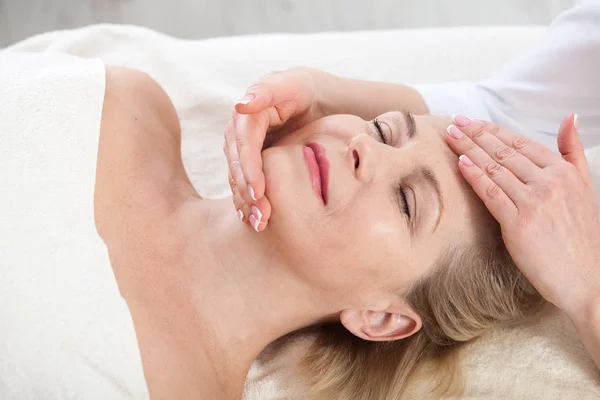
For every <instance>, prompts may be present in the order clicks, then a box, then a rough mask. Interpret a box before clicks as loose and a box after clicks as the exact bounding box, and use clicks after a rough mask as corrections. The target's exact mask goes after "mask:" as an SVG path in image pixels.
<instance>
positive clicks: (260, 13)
mask: <svg viewBox="0 0 600 400" xmlns="http://www.w3.org/2000/svg"><path fill="white" fill-rule="evenodd" d="M572 4H573V0H0V47H4V46H6V45H8V44H12V43H15V42H17V41H19V40H22V39H24V38H26V37H28V36H31V35H34V34H37V33H41V32H45V31H48V30H55V29H66V28H75V27H81V26H85V25H89V24H94V23H101V22H111V23H125V24H136V25H143V26H147V27H150V28H152V29H156V30H159V31H162V32H165V33H168V34H171V35H174V36H179V37H185V38H204V37H211V36H225V35H227V36H228V35H237V34H249V33H261V32H315V31H325V30H359V29H398V28H416V27H430V26H457V25H489V24H496V25H498V24H500V25H516V24H548V23H549V22H550V21H551V20H552V18H553V17H554V16H556V14H558V13H559V12H560V11H562V10H564V9H566V8H568V7H570V6H571V5H572Z"/></svg>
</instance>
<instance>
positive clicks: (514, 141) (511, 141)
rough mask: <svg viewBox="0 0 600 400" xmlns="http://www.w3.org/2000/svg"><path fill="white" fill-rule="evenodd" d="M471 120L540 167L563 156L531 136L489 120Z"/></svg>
mask: <svg viewBox="0 0 600 400" xmlns="http://www.w3.org/2000/svg"><path fill="white" fill-rule="evenodd" d="M471 121H472V122H473V124H475V125H476V126H480V127H483V128H485V129H486V130H487V131H488V132H490V133H491V134H492V135H494V136H496V137H497V138H498V139H500V140H501V141H502V142H503V143H504V144H505V145H507V146H510V147H512V148H513V149H515V150H517V151H518V152H519V153H521V154H523V155H524V156H525V157H527V158H528V159H530V160H531V161H532V162H533V163H534V164H536V165H537V166H538V167H540V168H544V167H547V166H549V165H552V164H556V163H558V162H560V161H561V158H560V156H559V155H558V154H556V153H554V152H553V151H552V150H550V149H549V148H547V147H546V146H544V145H542V144H540V143H537V142H534V141H533V140H531V139H529V138H526V137H523V136H520V135H517V134H515V133H513V132H511V131H509V130H507V129H503V128H501V127H499V126H497V125H495V124H493V123H492V122H489V121H482V120H476V119H474V120H471Z"/></svg>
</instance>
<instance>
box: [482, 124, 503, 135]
mask: <svg viewBox="0 0 600 400" xmlns="http://www.w3.org/2000/svg"><path fill="white" fill-rule="evenodd" d="M485 129H486V130H487V131H488V132H489V133H491V134H492V135H494V136H497V135H498V132H500V127H499V126H498V125H495V124H492V123H491V122H488V123H486V124H485Z"/></svg>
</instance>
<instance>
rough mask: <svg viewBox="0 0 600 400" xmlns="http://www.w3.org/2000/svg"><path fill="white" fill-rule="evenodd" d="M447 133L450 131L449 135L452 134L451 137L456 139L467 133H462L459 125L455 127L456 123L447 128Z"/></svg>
mask: <svg viewBox="0 0 600 400" xmlns="http://www.w3.org/2000/svg"><path fill="white" fill-rule="evenodd" d="M446 133H448V135H450V136H451V137H453V138H454V139H462V138H463V137H464V136H465V134H464V133H462V132H461V131H460V130H459V129H458V128H457V127H455V126H454V125H450V126H449V127H447V128H446Z"/></svg>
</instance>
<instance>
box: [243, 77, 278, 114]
mask: <svg viewBox="0 0 600 400" xmlns="http://www.w3.org/2000/svg"><path fill="white" fill-rule="evenodd" d="M272 100H273V94H272V92H271V88H270V87H269V85H267V84H265V83H264V82H260V83H257V84H255V85H252V86H250V87H249V88H248V90H246V94H245V95H244V97H242V98H241V99H240V100H239V101H238V102H237V103H235V111H237V112H238V113H240V114H256V113H259V112H261V111H263V110H265V109H266V108H268V107H269V106H270V105H271V103H272Z"/></svg>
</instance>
